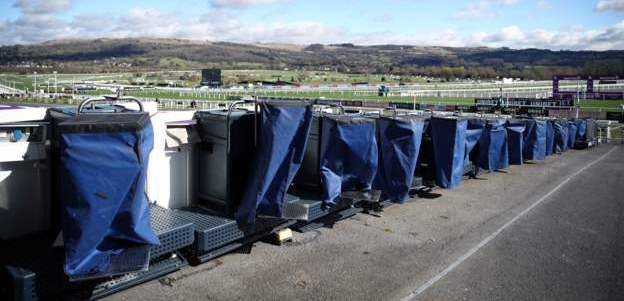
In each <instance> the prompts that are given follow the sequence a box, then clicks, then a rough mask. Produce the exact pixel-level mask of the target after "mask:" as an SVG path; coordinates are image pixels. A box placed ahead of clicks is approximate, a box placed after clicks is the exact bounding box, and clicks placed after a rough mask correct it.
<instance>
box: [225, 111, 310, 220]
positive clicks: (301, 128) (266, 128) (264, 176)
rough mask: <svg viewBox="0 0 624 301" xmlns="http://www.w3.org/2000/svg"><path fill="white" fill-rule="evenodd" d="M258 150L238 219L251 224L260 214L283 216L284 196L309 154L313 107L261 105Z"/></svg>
mask: <svg viewBox="0 0 624 301" xmlns="http://www.w3.org/2000/svg"><path fill="white" fill-rule="evenodd" d="M259 107H260V112H259V113H260V128H259V135H258V141H257V147H256V148H257V151H256V154H255V156H254V161H253V165H252V167H251V174H250V178H249V181H248V184H247V187H246V189H245V193H244V195H243V198H242V200H241V203H240V206H239V209H238V211H237V213H236V219H237V221H238V222H239V224H241V225H251V224H253V223H254V222H255V217H256V214H259V215H264V216H273V217H282V210H283V206H284V197H285V195H286V191H287V190H288V187H289V186H290V184H291V183H292V181H293V178H294V177H295V174H296V173H297V171H298V170H299V167H300V166H301V162H302V160H303V156H304V154H305V149H306V144H307V141H308V134H309V132H310V125H311V123H312V106H311V105H310V104H306V103H303V102H300V101H298V102H291V101H271V102H261V103H260V104H259Z"/></svg>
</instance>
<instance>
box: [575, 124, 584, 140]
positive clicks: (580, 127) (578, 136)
mask: <svg viewBox="0 0 624 301" xmlns="http://www.w3.org/2000/svg"><path fill="white" fill-rule="evenodd" d="M575 124H576V130H577V132H576V141H577V142H584V141H586V140H587V120H585V119H577V120H576V121H575Z"/></svg>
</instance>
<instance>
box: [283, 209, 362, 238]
mask: <svg viewBox="0 0 624 301" xmlns="http://www.w3.org/2000/svg"><path fill="white" fill-rule="evenodd" d="M360 212H362V208H357V207H347V208H343V209H342V210H334V211H331V213H330V214H327V215H325V216H323V217H321V218H318V219H316V220H314V221H312V222H298V223H295V224H294V225H293V227H292V228H293V229H294V230H295V231H297V232H300V233H305V232H308V231H312V230H316V229H318V228H321V227H325V226H330V225H333V224H335V223H336V222H338V221H341V220H344V219H347V218H350V217H352V216H354V215H356V214H358V213H360Z"/></svg>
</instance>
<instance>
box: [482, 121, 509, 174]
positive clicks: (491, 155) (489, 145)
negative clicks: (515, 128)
mask: <svg viewBox="0 0 624 301" xmlns="http://www.w3.org/2000/svg"><path fill="white" fill-rule="evenodd" d="M484 123H485V127H484V128H483V133H482V134H481V138H480V139H479V146H478V153H477V159H476V163H477V165H478V166H479V167H480V168H483V169H487V170H489V171H494V170H499V169H505V168H507V167H509V151H508V147H507V130H506V129H505V121H503V120H487V121H485V122H484Z"/></svg>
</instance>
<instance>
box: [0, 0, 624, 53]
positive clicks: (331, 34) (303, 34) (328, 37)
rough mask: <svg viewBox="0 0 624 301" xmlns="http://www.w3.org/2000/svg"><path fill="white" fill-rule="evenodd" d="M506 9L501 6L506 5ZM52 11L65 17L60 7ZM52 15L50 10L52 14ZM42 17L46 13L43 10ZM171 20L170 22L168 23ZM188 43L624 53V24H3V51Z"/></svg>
mask: <svg viewBox="0 0 624 301" xmlns="http://www.w3.org/2000/svg"><path fill="white" fill-rule="evenodd" d="M501 5H502V4H501ZM56 7H57V8H56V9H55V10H53V11H56V12H60V11H62V10H61V8H60V7H63V6H56ZM48 10H49V9H48ZM38 11H41V9H40V10H38ZM163 20H166V22H163ZM77 37H80V38H86V39H89V38H105V37H106V38H130V37H153V38H184V39H191V40H207V41H228V42H241V43H255V42H263V43H294V44H301V45H305V44H312V43H323V44H331V43H354V44H364V45H372V44H403V45H416V46H449V47H463V46H490V47H511V48H547V49H554V50H557V49H571V50H607V49H624V21H621V22H619V23H616V24H613V25H612V26H607V27H603V28H597V29H587V28H582V27H570V28H563V29H559V30H544V29H537V30H526V28H523V26H522V25H511V26H507V27H504V28H501V29H499V30H495V31H483V32H477V33H473V34H470V33H460V32H457V31H455V30H454V29H451V28H447V29H445V28H442V29H440V30H438V31H430V32H423V33H418V34H402V33H397V32H391V31H382V32H375V31H373V30H368V31H367V30H364V31H362V32H353V31H350V30H347V29H345V28H343V27H340V26H328V25H326V24H324V23H322V22H315V21H310V20H301V21H294V22H280V21H265V20H257V21H256V20H251V21H250V20H246V19H244V18H242V17H240V16H239V14H238V13H237V12H236V11H234V10H230V9H212V10H210V11H209V12H206V13H203V14H194V15H184V16H180V15H178V14H175V13H169V12H166V11H161V10H158V9H155V8H139V7H137V8H133V9H130V10H128V11H127V12H125V13H124V14H120V15H109V14H104V13H101V14H100V13H95V14H80V15H74V16H72V17H70V18H69V19H68V18H67V17H64V18H61V17H59V16H58V15H57V13H47V14H45V13H22V14H21V15H19V16H18V17H17V18H15V19H12V20H11V19H7V20H4V21H2V20H0V45H2V44H4V45H12V44H28V43H38V42H44V41H47V40H54V39H68V38H77Z"/></svg>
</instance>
